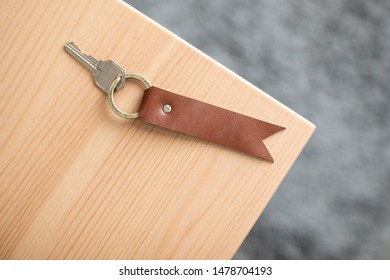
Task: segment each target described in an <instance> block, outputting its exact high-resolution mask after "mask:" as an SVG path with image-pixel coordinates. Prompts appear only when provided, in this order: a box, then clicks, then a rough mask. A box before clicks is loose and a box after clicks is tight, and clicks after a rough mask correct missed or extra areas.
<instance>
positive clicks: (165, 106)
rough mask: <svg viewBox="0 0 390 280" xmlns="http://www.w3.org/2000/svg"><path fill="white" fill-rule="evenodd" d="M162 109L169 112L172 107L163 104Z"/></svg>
mask: <svg viewBox="0 0 390 280" xmlns="http://www.w3.org/2000/svg"><path fill="white" fill-rule="evenodd" d="M162 110H163V112H164V113H165V114H169V113H170V112H171V111H172V107H171V105H169V104H165V105H164V106H163V107H162Z"/></svg>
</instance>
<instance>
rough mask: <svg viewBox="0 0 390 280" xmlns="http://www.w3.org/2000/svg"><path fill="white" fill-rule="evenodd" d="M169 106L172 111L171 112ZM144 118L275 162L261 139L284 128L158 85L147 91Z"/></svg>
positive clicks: (141, 112)
mask: <svg viewBox="0 0 390 280" xmlns="http://www.w3.org/2000/svg"><path fill="white" fill-rule="evenodd" d="M165 105H169V106H170V108H171V111H170V112H168V111H169V110H168V109H169V106H166V107H165V111H166V112H164V110H163V107H164V106H165ZM139 112H140V117H141V119H142V120H144V121H146V122H148V123H151V124H154V125H158V126H161V127H164V128H168V129H171V130H174V131H178V132H181V133H185V134H188V135H191V136H196V137H199V138H202V139H204V140H207V141H211V142H214V143H217V144H220V145H223V146H226V147H229V148H232V149H236V150H239V151H242V152H244V153H248V154H252V155H255V156H258V157H260V158H263V159H266V160H269V161H271V162H273V158H272V156H271V154H270V153H269V152H268V150H267V148H266V147H265V145H264V143H263V141H262V139H265V138H267V137H268V136H270V135H272V134H274V133H276V132H278V131H281V130H283V129H285V128H284V127H281V126H278V125H274V124H271V123H267V122H264V121H261V120H257V119H254V118H251V117H248V116H244V115H241V114H238V113H235V112H232V111H229V110H226V109H223V108H219V107H216V106H213V105H210V104H207V103H204V102H201V101H198V100H195V99H191V98H188V97H185V96H182V95H178V94H175V93H172V92H169V91H166V90H163V89H161V88H158V87H150V88H149V89H147V90H145V93H144V97H143V100H142V103H141V106H140V109H139Z"/></svg>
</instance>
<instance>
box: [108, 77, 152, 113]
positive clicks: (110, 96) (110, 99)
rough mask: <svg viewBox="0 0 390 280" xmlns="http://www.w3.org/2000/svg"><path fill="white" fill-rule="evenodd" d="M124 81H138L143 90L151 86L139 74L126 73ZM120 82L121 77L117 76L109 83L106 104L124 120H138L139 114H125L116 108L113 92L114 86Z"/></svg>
mask: <svg viewBox="0 0 390 280" xmlns="http://www.w3.org/2000/svg"><path fill="white" fill-rule="evenodd" d="M125 79H134V80H137V81H140V82H141V83H142V84H143V85H144V86H145V89H148V88H150V87H151V86H152V85H151V83H150V82H149V81H148V80H147V79H146V78H145V77H143V76H141V75H139V74H135V73H126V74H125ZM121 80H122V77H121V76H119V75H118V77H116V78H115V80H114V81H113V82H112V83H111V86H110V88H109V89H108V104H109V105H110V107H111V109H112V110H113V111H114V113H115V114H117V115H118V116H120V117H122V118H125V119H136V118H139V112H135V113H126V112H123V111H122V110H120V109H119V108H118V106H117V105H116V104H115V101H114V92H115V89H116V86H117V85H118V84H119V82H120V81H121Z"/></svg>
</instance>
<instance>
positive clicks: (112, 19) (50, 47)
mask: <svg viewBox="0 0 390 280" xmlns="http://www.w3.org/2000/svg"><path fill="white" fill-rule="evenodd" d="M68 41H74V42H76V43H77V44H78V45H79V47H80V48H81V50H82V51H84V52H85V53H87V54H92V55H93V56H95V57H96V58H99V59H112V60H114V61H116V62H117V63H118V64H119V65H121V66H122V67H123V68H124V69H126V70H127V71H128V72H135V73H142V74H143V75H144V76H145V77H147V78H148V79H149V80H150V81H151V82H152V84H154V85H156V86H159V87H161V88H165V89H168V90H171V91H174V92H179V93H181V94H183V95H186V96H188V97H191V98H195V99H198V100H201V101H204V102H208V103H211V104H213V105H217V106H220V107H223V108H226V109H230V110H233V111H236V112H239V113H242V114H245V115H249V116H252V117H255V118H259V119H262V120H264V121H268V122H272V123H276V124H279V125H282V126H285V127H287V129H286V130H285V131H283V132H281V133H278V134H275V135H273V136H271V137H269V138H268V139H266V140H265V141H264V143H265V144H266V146H267V147H268V149H269V151H270V152H271V154H272V155H273V157H274V159H275V162H274V163H270V162H267V161H265V160H259V159H258V158H255V157H252V156H248V155H246V154H243V153H240V152H236V151H232V150H230V149H226V148H224V147H221V146H218V145H215V144H212V143H208V142H205V141H202V140H199V139H195V138H192V137H189V136H184V135H181V134H179V133H175V132H171V131H168V130H165V129H162V128H158V127H154V126H152V125H149V124H146V123H143V122H142V121H141V120H124V119H120V118H119V117H117V116H116V115H115V114H114V113H112V112H111V111H110V109H109V106H108V104H107V99H106V96H105V94H104V93H102V92H101V91H100V90H99V89H98V88H97V87H96V86H95V85H94V83H93V80H92V76H91V74H90V73H89V72H88V70H87V69H85V68H84V67H82V66H81V65H80V64H79V63H77V62H76V61H75V60H74V59H73V58H72V57H70V56H69V55H68V54H67V53H66V52H65V51H64V47H63V46H64V43H65V42H68ZM0 93H1V95H0V258H1V259H228V258H231V257H232V256H233V255H234V253H235V252H236V250H237V249H238V247H239V246H240V244H241V242H242V241H243V240H244V238H245V236H246V235H247V234H248V232H249V231H250V229H251V228H252V226H253V224H254V223H255V222H256V220H257V219H258V217H259V215H260V214H261V212H262V211H263V209H264V207H265V206H266V205H267V203H268V201H269V200H270V198H271V197H272V195H273V194H274V192H275V190H276V188H277V187H278V186H279V184H280V183H281V181H282V179H283V178H284V177H285V175H286V174H287V172H288V170H289V169H290V167H291V166H292V164H293V162H294V161H295V160H296V158H297V157H298V155H299V153H300V152H301V150H302V149H303V147H304V145H305V143H306V142H307V141H308V139H309V138H310V136H311V134H312V133H313V131H314V126H313V125H312V124H311V123H310V122H308V121H307V120H305V119H304V118H302V117H300V116H299V115H297V114H296V113H294V112H293V111H291V110H290V109H288V108H287V107H285V106H283V105H282V104H280V103H279V102H277V101H276V100H274V99H272V98H271V97H270V96H268V95H267V94H265V93H264V92H262V91H261V90H259V89H257V88H255V87H254V86H252V85H251V84H249V83H248V82H246V81H244V80H243V79H242V78H240V77H238V76H237V75H235V74H234V73H232V72H230V71H229V70H227V69H226V68H224V67H223V66H222V65H220V64H218V63H216V62H215V61H213V60H212V59H210V58H209V57H207V56H206V55H204V54H203V53H201V52H200V51H198V50H196V49H195V48H194V47H192V46H190V45H189V44H188V43H186V42H184V41H183V40H181V39H180V38H178V37H177V36H175V35H174V34H172V33H170V32H169V31H167V30H165V29H164V28H162V27H161V26H159V25H157V24H156V23H154V22H153V21H151V20H150V19H148V18H146V17H145V16H144V15H142V14H141V13H139V12H137V11H136V10H134V9H133V8H131V7H129V6H128V5H126V4H124V3H122V2H119V1H114V0H112V1H98V0H94V1H76V0H72V1H59V0H56V1H2V9H1V11H0ZM141 94H142V91H141V89H139V88H138V87H137V86H136V85H133V84H131V85H126V87H125V90H124V91H123V92H122V93H120V94H118V98H120V99H121V100H119V102H120V105H121V106H125V107H124V108H126V109H129V110H132V109H134V108H136V106H137V102H138V100H139V99H140V95H141ZM126 100H127V101H126Z"/></svg>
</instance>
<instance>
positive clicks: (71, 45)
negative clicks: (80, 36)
mask: <svg viewBox="0 0 390 280" xmlns="http://www.w3.org/2000/svg"><path fill="white" fill-rule="evenodd" d="M66 46H68V47H69V46H70V47H73V48H75V49H76V50H78V51H80V48H79V47H78V46H77V45H76V44H75V43H74V42H68V43H66V44H65V47H66Z"/></svg>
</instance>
